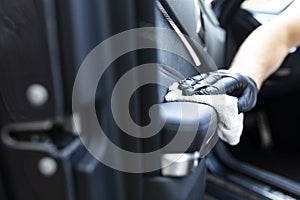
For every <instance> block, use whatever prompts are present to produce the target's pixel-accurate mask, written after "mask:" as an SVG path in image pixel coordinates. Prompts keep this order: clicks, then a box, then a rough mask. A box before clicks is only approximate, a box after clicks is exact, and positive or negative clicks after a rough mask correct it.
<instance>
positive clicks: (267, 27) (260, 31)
mask: <svg viewBox="0 0 300 200" xmlns="http://www.w3.org/2000/svg"><path fill="white" fill-rule="evenodd" d="M299 10H300V0H296V1H295V2H294V3H293V4H292V5H291V6H290V7H289V8H288V9H287V10H286V11H285V12H283V13H282V14H281V15H279V16H278V17H276V18H275V19H273V20H272V21H270V22H267V23H265V24H263V25H261V26H260V27H258V28H257V29H256V30H255V31H253V32H252V33H251V34H250V35H249V37H248V38H247V39H246V40H245V42H244V43H243V44H242V45H241V47H240V49H239V50H238V52H237V54H236V56H235V58H234V60H233V62H232V64H231V66H230V69H229V70H231V71H234V72H238V73H241V74H244V75H247V76H249V77H251V78H252V79H253V80H254V81H255V82H256V85H257V87H258V88H259V89H260V88H261V85H262V84H263V82H264V81H265V80H266V79H267V78H268V77H269V76H270V75H271V74H272V73H274V72H275V71H276V70H277V69H278V68H279V67H280V66H281V64H282V62H283V61H284V59H285V57H286V56H287V55H288V53H289V50H290V49H291V48H292V47H294V46H297V45H298V44H300V12H299Z"/></svg>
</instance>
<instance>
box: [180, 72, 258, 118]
mask: <svg viewBox="0 0 300 200" xmlns="http://www.w3.org/2000/svg"><path fill="white" fill-rule="evenodd" d="M178 88H179V89H180V90H182V94H183V95H186V96H190V95H193V94H200V95H202V94H203V95H215V94H228V95H231V96H235V97H237V98H238V110H239V113H241V112H247V111H249V110H251V109H252V108H253V107H254V106H255V104H256V99H257V94H258V89H257V86H256V84H255V82H254V81H253V80H252V79H251V78H250V77H248V76H245V75H241V74H238V73H232V72H230V71H228V70H218V71H215V72H209V73H203V74H199V75H196V76H194V77H191V78H187V79H184V80H181V81H179V86H178Z"/></svg>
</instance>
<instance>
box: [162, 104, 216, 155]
mask: <svg viewBox="0 0 300 200" xmlns="http://www.w3.org/2000/svg"><path fill="white" fill-rule="evenodd" d="M159 107H160V110H161V112H160V116H159V117H160V120H162V121H165V125H164V127H163V129H162V132H161V135H162V146H165V145H167V146H166V148H165V152H166V153H193V152H195V151H199V153H200V157H204V156H206V155H207V154H208V153H209V152H210V151H211V149H212V148H213V147H214V145H215V144H216V142H217V140H218V136H217V134H216V129H217V114H216V112H215V110H214V109H213V108H212V107H211V106H208V105H204V104H198V103H191V102H168V103H162V104H160V105H159ZM179 132H180V135H181V137H182V138H181V139H182V140H185V139H187V138H188V137H193V138H192V139H193V140H192V142H191V144H190V146H188V147H186V146H184V145H182V144H180V143H178V144H175V145H168V144H169V143H170V142H172V140H173V139H174V137H175V135H176V134H178V133H179ZM184 137H186V138H184ZM189 139H190V138H189Z"/></svg>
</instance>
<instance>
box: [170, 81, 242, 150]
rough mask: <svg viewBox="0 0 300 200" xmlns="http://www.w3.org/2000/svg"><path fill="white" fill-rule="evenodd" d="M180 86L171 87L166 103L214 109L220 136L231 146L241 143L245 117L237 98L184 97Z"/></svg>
mask: <svg viewBox="0 0 300 200" xmlns="http://www.w3.org/2000/svg"><path fill="white" fill-rule="evenodd" d="M178 85H179V84H178V82H175V83H173V84H172V85H171V86H170V87H169V91H168V93H167V94H166V96H165V100H166V101H168V102H170V101H187V102H196V103H201V104H206V105H209V106H211V107H213V108H214V109H215V111H216V112H217V115H218V128H217V129H218V130H217V134H218V136H219V137H220V138H221V139H222V140H223V141H225V142H227V143H228V144H230V145H236V144H238V143H239V141H240V137H241V134H242V131H243V120H244V115H243V113H240V114H239V113H238V107H237V100H238V99H237V98H236V97H233V96H229V95H226V94H220V95H192V96H183V95H182V91H181V90H180V89H178Z"/></svg>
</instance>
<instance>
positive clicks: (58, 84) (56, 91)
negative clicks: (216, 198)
mask: <svg viewBox="0 0 300 200" xmlns="http://www.w3.org/2000/svg"><path fill="white" fill-rule="evenodd" d="M190 2H192V1H189V3H190ZM116 4H118V6H116ZM0 5H1V9H0V16H1V20H2V22H3V23H1V24H0V31H1V32H0V33H1V37H0V38H1V39H0V42H1V44H2V47H3V48H1V49H2V50H1V51H0V55H1V58H3V59H1V61H0V67H1V69H2V72H3V73H2V72H1V80H0V81H1V87H0V88H1V104H0V107H1V144H0V148H1V153H0V155H1V156H0V159H1V162H0V163H1V164H0V169H1V176H0V177H1V179H0V182H1V184H0V198H1V199H5V197H6V196H7V199H10V200H21V199H22V200H23V199H32V200H35V199H36V200H38V199H39V200H40V199H41V200H43V199H45V200H46V199H57V200H59V199H62V200H73V199H79V200H80V199H82V200H83V199H85V200H87V199H88V200H96V199H130V200H134V199H136V200H138V199H153V198H155V199H178V200H184V199H186V200H193V199H195V200H196V199H203V197H204V193H205V187H206V175H207V169H206V156H207V154H209V152H210V151H211V150H212V148H213V147H214V145H215V144H216V142H217V141H218V136H217V134H216V127H217V115H216V112H215V110H214V109H213V108H211V107H210V106H208V105H200V104H196V103H187V102H169V103H166V102H164V95H165V94H166V92H167V89H168V88H166V87H161V86H159V85H147V86H144V87H141V88H139V89H138V90H137V92H136V93H135V94H134V95H133V97H132V99H131V101H130V103H131V105H130V113H131V114H132V118H133V119H134V120H135V121H136V122H137V123H140V124H142V125H143V124H147V123H149V117H148V116H147V115H146V114H145V113H148V112H149V110H148V109H149V108H150V107H151V106H152V105H154V104H156V105H158V111H159V112H158V116H157V117H158V119H159V120H161V121H165V125H164V126H163V128H162V130H161V131H160V132H159V133H158V134H157V135H155V136H154V137H151V138H147V139H136V138H133V137H129V136H128V135H127V134H124V132H122V131H121V130H120V129H119V128H118V127H117V125H116V123H115V122H113V117H112V113H111V112H112V111H111V110H110V102H111V101H110V97H111V93H112V91H113V88H114V85H115V84H116V83H117V81H118V79H119V78H120V77H121V76H122V75H123V74H124V73H126V72H128V71H129V70H130V69H132V68H133V67H134V66H135V65H136V64H144V63H147V62H155V63H159V64H160V65H159V66H160V67H159V70H158V71H157V72H156V73H157V79H166V80H167V81H168V82H169V83H170V84H171V83H172V82H174V81H178V80H180V79H182V78H185V77H189V76H193V75H195V74H197V73H199V71H202V70H203V71H207V70H209V69H210V66H211V65H212V66H215V65H213V64H212V62H213V61H212V59H211V58H210V57H209V56H208V54H206V52H205V48H204V46H202V44H198V43H201V41H200V39H199V38H198V34H197V32H195V31H194V30H193V35H191V36H192V37H194V40H195V41H189V42H190V43H191V46H193V47H194V48H195V49H194V51H195V52H196V54H197V56H198V59H200V60H201V68H197V67H195V66H193V65H192V64H190V63H188V62H187V61H185V60H184V59H183V58H180V57H178V56H177V55H174V54H172V53H170V52H166V51H163V50H159V49H154V50H153V49H152V50H151V49H145V50H143V51H136V52H131V53H128V54H126V55H123V56H121V57H120V58H118V60H116V61H115V62H114V63H112V65H111V66H110V68H109V69H108V70H107V71H106V72H105V74H104V76H103V77H102V78H101V79H100V82H99V86H98V89H97V92H96V102H95V107H96V110H97V115H98V117H99V119H100V120H99V122H100V123H103V124H105V127H104V128H105V130H108V133H109V134H108V137H109V139H111V140H112V141H113V142H115V143H116V144H118V145H119V146H120V147H121V148H124V149H128V150H130V151H135V152H148V151H151V150H153V149H159V148H162V147H164V146H168V144H169V143H170V142H171V141H172V139H173V138H174V137H175V136H176V133H177V132H178V130H179V127H180V128H181V129H180V132H181V137H183V139H185V136H186V137H187V138H188V137H190V136H189V134H190V132H191V131H190V130H191V127H192V129H194V128H195V127H196V135H195V138H192V141H191V144H190V145H189V146H188V147H187V148H183V147H182V146H181V144H178V146H174V145H173V146H171V147H170V148H166V149H165V150H164V152H162V154H161V155H160V157H156V158H154V159H153V162H159V163H164V162H168V159H169V158H170V157H172V156H174V155H177V154H182V155H183V158H184V159H186V160H185V162H175V163H174V164H173V165H170V166H169V167H166V169H161V170H157V171H153V172H148V173H127V172H122V171H118V170H116V169H113V168H110V167H108V166H106V165H104V164H103V163H101V162H99V161H98V160H97V159H96V158H94V157H93V156H92V154H91V153H90V152H89V151H88V150H87V149H85V146H84V145H83V143H82V141H81V140H80V139H79V137H78V135H76V133H74V127H73V126H72V89H73V84H74V79H75V76H76V73H77V70H78V68H79V66H80V65H81V63H82V62H83V60H84V59H85V57H86V56H87V55H88V53H89V52H90V51H91V50H92V49H93V48H94V47H96V46H97V45H98V44H99V43H100V42H101V41H104V40H105V39H107V38H108V37H110V36H112V35H114V34H116V33H119V32H121V31H125V30H128V29H130V28H136V27H143V26H147V25H149V24H150V25H151V26H156V27H161V28H167V29H169V30H172V27H171V26H170V24H169V23H168V21H167V20H166V19H165V18H164V17H163V15H162V14H161V12H160V11H159V10H158V9H157V6H156V2H155V1H148V2H147V3H145V2H140V1H135V0H128V1H118V2H117V3H116V2H111V1H108V0H107V1H106V0H105V1H96V0H92V1H88V2H87V1H85V0H74V1H43V0H32V1H28V2H26V3H24V2H23V1H20V0H14V1H8V0H1V1H0ZM185 6H187V7H185V8H184V7H183V8H184V9H183V10H181V11H180V12H179V13H180V14H182V11H184V10H185V9H191V8H190V6H191V4H186V5H185ZM168 11H169V12H173V11H172V10H170V9H169V8H168ZM176 16H177V14H175V15H174V17H176ZM180 18H181V17H180ZM178 19H179V18H178ZM185 20H187V18H185ZM175 21H176V23H177V25H178V27H180V30H181V31H182V32H183V33H185V34H188V35H190V33H192V32H191V30H189V29H194V28H195V27H185V26H182V24H180V23H179V21H177V18H176V19H175ZM189 24H190V25H192V24H193V23H189ZM158 38H159V39H158V40H159V42H171V43H172V44H174V48H180V49H182V51H183V52H185V54H186V55H189V52H188V51H187V49H186V47H185V46H184V44H182V41H181V40H180V38H179V37H175V38H173V39H174V40H173V41H170V40H169V39H165V38H163V35H162V36H161V37H158ZM121 66H122V67H121ZM166 66H167V67H166ZM16 72H20V73H16ZM34 95H36V96H37V97H36V96H34ZM79 98H82V99H84V97H79ZM36 100H38V101H37V102H36ZM84 100H85V102H90V103H93V102H94V99H84ZM118 102H119V103H120V104H122V99H119V100H118ZM185 107H192V108H193V109H197V110H198V112H199V113H200V118H199V116H197V115H193V114H190V115H189V117H187V118H182V110H181V109H182V108H185ZM2 111H3V112H2ZM141 162H142V161H141ZM2 183H3V184H2ZM2 188H3V190H2Z"/></svg>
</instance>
